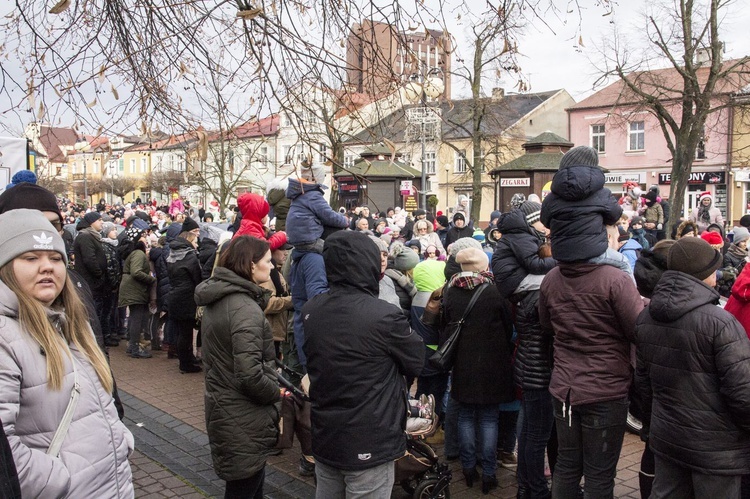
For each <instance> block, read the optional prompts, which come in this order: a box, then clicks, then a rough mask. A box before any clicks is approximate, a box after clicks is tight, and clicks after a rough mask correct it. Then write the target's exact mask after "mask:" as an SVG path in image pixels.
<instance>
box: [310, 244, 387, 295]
mask: <svg viewBox="0 0 750 499" xmlns="http://www.w3.org/2000/svg"><path fill="white" fill-rule="evenodd" d="M323 261H324V262H325V266H326V275H327V276H328V284H329V285H330V286H331V287H332V288H334V287H346V288H350V289H355V290H358V291H360V292H365V293H367V294H369V295H371V296H378V293H379V291H380V285H379V282H378V281H380V251H379V250H378V247H377V246H376V245H375V244H374V243H373V242H372V241H371V240H370V237H369V236H367V235H365V234H363V233H361V232H356V231H348V230H347V231H345V230H340V231H338V232H334V233H333V234H331V235H330V236H329V237H328V238H327V239H326V242H325V245H324V246H323Z"/></svg>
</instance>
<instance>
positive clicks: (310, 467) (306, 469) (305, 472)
mask: <svg viewBox="0 0 750 499" xmlns="http://www.w3.org/2000/svg"><path fill="white" fill-rule="evenodd" d="M310 459H312V457H311V458H310ZM299 474H300V476H315V463H314V462H312V463H311V462H310V461H308V460H307V459H306V458H305V456H300V458H299Z"/></svg>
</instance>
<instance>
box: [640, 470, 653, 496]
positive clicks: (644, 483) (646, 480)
mask: <svg viewBox="0 0 750 499" xmlns="http://www.w3.org/2000/svg"><path fill="white" fill-rule="evenodd" d="M638 484H639V485H640V489H641V498H643V499H648V497H649V496H650V495H651V487H652V486H653V485H654V475H648V474H646V473H644V472H643V471H639V472H638Z"/></svg>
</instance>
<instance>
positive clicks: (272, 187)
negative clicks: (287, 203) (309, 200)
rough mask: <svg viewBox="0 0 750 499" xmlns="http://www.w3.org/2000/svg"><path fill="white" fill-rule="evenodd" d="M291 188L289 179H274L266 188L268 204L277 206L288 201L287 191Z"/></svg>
mask: <svg viewBox="0 0 750 499" xmlns="http://www.w3.org/2000/svg"><path fill="white" fill-rule="evenodd" d="M288 187H289V179H288V178H282V179H273V180H272V181H271V182H269V183H268V185H267V186H266V191H267V192H268V195H267V196H266V198H267V199H268V204H270V205H271V206H275V205H277V204H279V203H280V202H281V201H283V200H284V199H286V190H287V188H288Z"/></svg>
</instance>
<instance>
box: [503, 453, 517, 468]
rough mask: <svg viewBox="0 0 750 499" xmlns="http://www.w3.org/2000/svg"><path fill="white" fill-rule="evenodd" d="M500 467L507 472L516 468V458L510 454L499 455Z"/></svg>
mask: <svg viewBox="0 0 750 499" xmlns="http://www.w3.org/2000/svg"><path fill="white" fill-rule="evenodd" d="M500 466H502V467H503V468H507V469H509V470H514V469H516V468H518V458H516V455H515V454H514V453H512V452H502V453H500Z"/></svg>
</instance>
